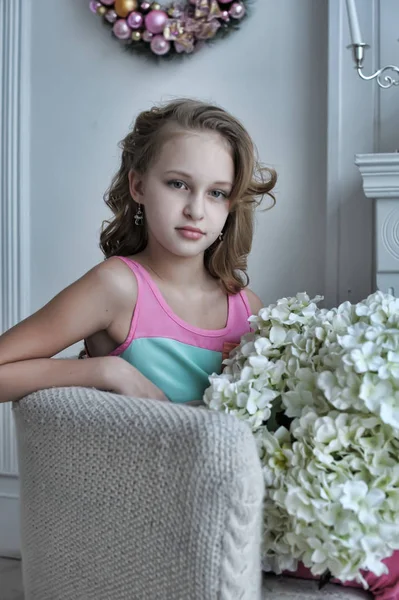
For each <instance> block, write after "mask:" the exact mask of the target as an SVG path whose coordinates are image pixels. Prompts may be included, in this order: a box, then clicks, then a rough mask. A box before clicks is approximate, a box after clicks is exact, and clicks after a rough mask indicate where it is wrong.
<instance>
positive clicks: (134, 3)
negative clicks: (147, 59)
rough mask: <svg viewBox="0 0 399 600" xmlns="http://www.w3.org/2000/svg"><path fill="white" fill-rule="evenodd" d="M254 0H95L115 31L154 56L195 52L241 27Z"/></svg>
mask: <svg viewBox="0 0 399 600" xmlns="http://www.w3.org/2000/svg"><path fill="white" fill-rule="evenodd" d="M250 1H251V0H186V1H185V2H184V1H178V0H177V1H174V2H168V3H165V2H163V3H159V2H149V1H148V0H101V1H100V0H91V2H90V10H91V11H92V12H93V13H95V14H97V15H100V16H101V17H102V19H103V21H104V23H105V24H106V25H107V26H108V27H109V28H111V30H112V33H113V35H114V36H115V37H116V38H118V39H119V40H120V41H121V42H123V43H124V44H125V45H126V47H127V48H128V49H129V50H130V49H132V50H134V51H139V52H140V51H141V53H144V54H146V55H147V56H152V57H154V58H159V57H162V58H171V57H176V56H178V55H184V54H191V53H193V52H196V51H197V50H199V49H200V48H201V47H202V46H203V45H204V44H205V43H207V42H209V41H211V40H214V39H216V38H220V37H224V36H225V35H227V34H229V33H230V32H231V31H234V30H237V29H239V27H240V24H241V21H242V20H243V19H244V18H245V17H246V16H247V14H248V7H249V4H250Z"/></svg>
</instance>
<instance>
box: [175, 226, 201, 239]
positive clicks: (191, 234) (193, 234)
mask: <svg viewBox="0 0 399 600" xmlns="http://www.w3.org/2000/svg"><path fill="white" fill-rule="evenodd" d="M177 231H178V232H179V233H180V235H181V236H183V237H184V238H186V239H188V240H199V239H200V238H202V236H203V235H205V234H204V232H203V231H201V230H200V229H195V228H194V227H178V228H177Z"/></svg>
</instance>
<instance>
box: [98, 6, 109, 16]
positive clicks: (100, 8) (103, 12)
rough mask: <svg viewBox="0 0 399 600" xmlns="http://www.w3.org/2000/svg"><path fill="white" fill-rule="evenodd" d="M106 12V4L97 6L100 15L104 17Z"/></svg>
mask: <svg viewBox="0 0 399 600" xmlns="http://www.w3.org/2000/svg"><path fill="white" fill-rule="evenodd" d="M106 13H107V9H106V8H105V6H99V7H98V8H97V14H98V15H100V17H103V16H104V15H105V14H106Z"/></svg>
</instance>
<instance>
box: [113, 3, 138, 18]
mask: <svg viewBox="0 0 399 600" xmlns="http://www.w3.org/2000/svg"><path fill="white" fill-rule="evenodd" d="M138 5H139V3H138V2H137V0H115V6H114V10H115V12H116V14H117V15H118V16H119V17H122V18H123V19H124V18H125V17H127V16H128V14H129V13H131V12H133V11H134V10H136V9H137V7H138Z"/></svg>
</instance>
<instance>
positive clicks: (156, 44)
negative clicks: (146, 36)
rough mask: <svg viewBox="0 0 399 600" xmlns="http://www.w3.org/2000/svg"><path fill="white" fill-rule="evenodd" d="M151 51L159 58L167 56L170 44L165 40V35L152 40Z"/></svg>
mask: <svg viewBox="0 0 399 600" xmlns="http://www.w3.org/2000/svg"><path fill="white" fill-rule="evenodd" d="M151 50H152V51H153V53H154V54H157V55H158V56H163V55H164V54H167V53H168V52H169V50H170V42H168V41H167V40H165V38H164V37H163V35H156V36H154V37H153V38H152V40H151Z"/></svg>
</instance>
